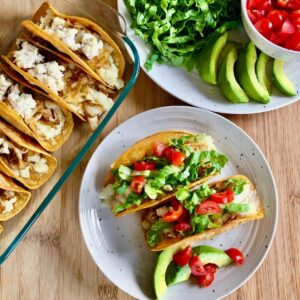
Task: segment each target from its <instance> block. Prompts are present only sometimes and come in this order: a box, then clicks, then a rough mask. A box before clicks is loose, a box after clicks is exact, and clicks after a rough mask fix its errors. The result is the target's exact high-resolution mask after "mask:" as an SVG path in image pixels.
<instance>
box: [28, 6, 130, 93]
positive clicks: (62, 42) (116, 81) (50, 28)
mask: <svg viewBox="0 0 300 300" xmlns="http://www.w3.org/2000/svg"><path fill="white" fill-rule="evenodd" d="M22 25H23V26H24V27H25V28H26V29H27V30H28V31H30V32H31V33H32V34H33V35H35V36H38V37H40V38H42V39H43V40H45V41H47V42H48V43H50V44H51V45H52V46H53V47H55V48H56V49H57V50H58V51H60V52H62V53H65V54H67V55H68V56H69V57H70V58H72V60H74V61H75V62H77V63H78V64H80V65H81V66H82V68H84V70H85V71H86V72H88V73H89V74H90V75H91V76H92V77H94V78H95V79H96V80H98V81H100V82H101V83H103V84H105V85H106V86H108V87H110V88H114V89H121V88H122V87H123V86H124V82H123V80H122V76H123V73H124V67H125V59H124V56H123V54H122V52H121V50H120V49H119V47H118V45H117V44H116V43H115V42H114V40H113V39H112V38H111V37H110V36H109V35H108V34H107V33H106V32H105V31H104V30H103V29H102V28H101V27H100V26H99V25H97V24H95V23H94V22H92V21H90V20H88V19H85V18H81V17H74V16H66V15H63V14H61V13H59V12H58V11H57V10H56V9H55V8H54V7H53V6H52V5H51V4H49V3H48V2H45V3H43V4H42V6H41V7H40V8H39V9H38V11H37V12H36V13H35V15H34V16H33V18H32V21H30V20H25V21H23V22H22Z"/></svg>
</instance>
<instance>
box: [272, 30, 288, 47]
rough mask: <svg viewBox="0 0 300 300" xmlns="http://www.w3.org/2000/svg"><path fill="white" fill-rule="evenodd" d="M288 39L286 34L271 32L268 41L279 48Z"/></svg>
mask: <svg viewBox="0 0 300 300" xmlns="http://www.w3.org/2000/svg"><path fill="white" fill-rule="evenodd" d="M288 37H289V35H288V34H282V33H280V32H272V34H271V37H270V41H271V42H273V43H274V44H276V45H280V46H281V45H282V44H283V43H284V42H285V41H286V40H287V38H288Z"/></svg>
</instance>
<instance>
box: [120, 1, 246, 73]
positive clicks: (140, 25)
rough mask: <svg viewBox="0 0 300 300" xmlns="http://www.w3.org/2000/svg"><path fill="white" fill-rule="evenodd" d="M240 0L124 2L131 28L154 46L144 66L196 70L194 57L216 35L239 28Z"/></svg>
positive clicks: (148, 67)
mask: <svg viewBox="0 0 300 300" xmlns="http://www.w3.org/2000/svg"><path fill="white" fill-rule="evenodd" d="M239 2H240V1H238V0H188V1H177V0H148V1H145V0H125V5H126V7H127V9H128V10H129V12H130V14H131V17H132V24H131V27H132V28H133V29H134V31H135V33H136V34H137V35H138V36H140V37H141V38H142V39H143V40H144V41H145V42H146V43H148V44H149V45H151V47H152V52H151V53H150V55H149V57H148V59H147V61H146V63H145V67H146V68H147V70H151V68H152V66H153V64H154V63H155V62H158V63H168V64H172V65H174V66H183V67H186V68H187V69H188V70H191V69H193V67H194V64H195V56H196V55H197V53H198V52H199V51H200V50H201V49H202V47H203V46H204V45H205V43H206V42H207V38H208V37H209V36H210V35H211V34H214V33H219V32H220V33H221V32H223V31H224V30H227V29H231V28H236V27H238V26H239V20H240V4H239Z"/></svg>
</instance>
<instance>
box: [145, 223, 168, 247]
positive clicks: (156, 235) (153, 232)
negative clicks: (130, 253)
mask: <svg viewBox="0 0 300 300" xmlns="http://www.w3.org/2000/svg"><path fill="white" fill-rule="evenodd" d="M170 227H171V224H170V223H168V222H162V221H157V222H155V223H154V224H153V225H152V226H151V228H150V230H149V231H148V232H147V243H148V245H149V246H150V247H154V246H155V245H156V244H157V243H158V242H159V241H160V240H161V234H162V232H163V230H164V229H166V228H170Z"/></svg>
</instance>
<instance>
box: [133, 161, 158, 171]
mask: <svg viewBox="0 0 300 300" xmlns="http://www.w3.org/2000/svg"><path fill="white" fill-rule="evenodd" d="M133 169H134V170H135V171H145V170H150V171H151V170H155V163H154V162H150V161H137V162H135V163H134V164H133Z"/></svg>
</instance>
